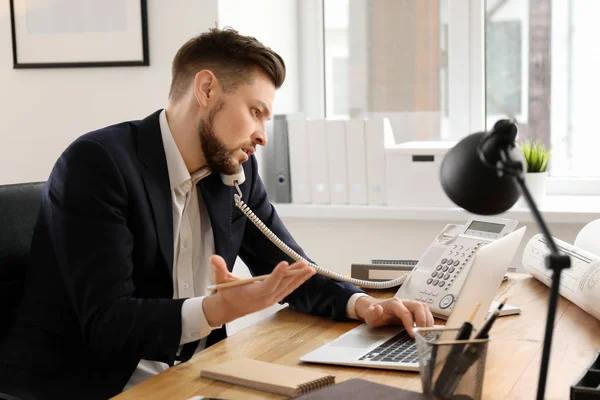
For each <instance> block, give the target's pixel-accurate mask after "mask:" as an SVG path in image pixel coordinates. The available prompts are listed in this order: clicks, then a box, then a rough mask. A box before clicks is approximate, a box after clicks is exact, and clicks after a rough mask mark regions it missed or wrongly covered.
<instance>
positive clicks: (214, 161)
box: [198, 102, 241, 175]
mask: <svg viewBox="0 0 600 400" xmlns="http://www.w3.org/2000/svg"><path fill="white" fill-rule="evenodd" d="M223 106H224V103H223V102H220V103H219V104H217V105H216V106H215V107H214V108H213V109H212V110H211V111H210V113H209V114H208V119H207V120H201V121H200V123H199V124H198V135H199V136H200V143H201V146H202V152H203V153H204V158H205V159H206V162H207V163H208V166H209V167H210V169H211V170H213V171H216V172H220V173H222V174H226V175H232V174H236V173H238V172H239V171H240V168H241V165H240V162H239V161H238V159H237V158H236V157H235V152H236V151H238V150H240V148H236V149H233V150H231V149H228V148H227V146H225V144H224V143H223V142H222V141H221V140H220V139H219V138H218V137H217V136H216V135H215V132H214V130H213V121H214V119H215V117H216V116H217V114H218V113H219V111H221V109H222V108H223Z"/></svg>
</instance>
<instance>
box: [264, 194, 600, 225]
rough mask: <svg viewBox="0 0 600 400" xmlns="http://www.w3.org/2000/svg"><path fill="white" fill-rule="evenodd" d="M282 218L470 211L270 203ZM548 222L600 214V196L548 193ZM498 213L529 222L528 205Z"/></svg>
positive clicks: (458, 217) (446, 215)
mask: <svg viewBox="0 0 600 400" xmlns="http://www.w3.org/2000/svg"><path fill="white" fill-rule="evenodd" d="M274 206H275V209H276V210H277V213H278V214H279V216H280V217H282V218H319V219H320V218H326V219H357V220H418V221H464V220H465V219H467V218H468V217H469V216H470V214H469V213H468V212H466V211H465V210H463V209H460V208H457V207H454V208H451V207H448V208H409V207H391V206H390V207H388V206H369V205H365V206H358V205H333V204H274ZM541 212H542V215H543V217H544V219H545V220H546V222H548V223H563V224H587V223H588V222H591V221H593V220H595V219H598V218H600V196H548V197H547V198H546V200H545V202H544V206H543V207H542V208H541ZM499 216H500V217H505V218H511V219H516V220H517V221H519V222H533V217H532V215H531V213H530V212H529V210H528V209H525V208H516V207H513V208H512V209H510V210H508V211H507V212H505V213H504V214H501V215H499Z"/></svg>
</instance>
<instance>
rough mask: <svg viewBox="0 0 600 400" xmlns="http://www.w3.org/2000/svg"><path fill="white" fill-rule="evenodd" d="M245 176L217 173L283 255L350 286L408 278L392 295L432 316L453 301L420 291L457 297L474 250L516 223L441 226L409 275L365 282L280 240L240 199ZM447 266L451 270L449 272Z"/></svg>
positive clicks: (380, 285) (488, 220)
mask: <svg viewBox="0 0 600 400" xmlns="http://www.w3.org/2000/svg"><path fill="white" fill-rule="evenodd" d="M245 179H246V177H245V175H244V170H243V169H240V172H239V173H238V174H234V175H224V174H221V180H222V181H223V183H224V184H225V185H227V186H234V187H235V188H236V190H237V194H235V195H234V203H235V205H236V207H237V208H239V209H240V210H241V211H242V212H243V213H244V214H245V215H246V216H247V217H248V219H249V220H250V221H252V223H253V224H254V225H256V227H257V228H258V229H259V230H260V231H261V232H262V233H263V234H264V235H265V236H266V237H267V238H268V239H269V240H270V241H271V242H273V244H275V245H276V246H277V247H278V248H279V249H280V250H281V251H283V252H284V253H285V254H287V255H288V256H290V257H291V258H292V259H294V260H296V261H300V260H304V261H307V262H308V264H309V265H310V266H311V267H313V268H314V269H315V270H316V271H317V273H319V274H321V275H324V276H327V277H329V278H332V279H335V280H337V281H342V282H349V283H352V284H353V285H356V286H360V287H362V288H366V289H387V288H391V287H395V286H398V285H402V284H403V283H404V282H405V281H406V280H407V278H408V281H409V282H412V283H411V284H410V285H407V283H408V282H407V283H405V284H404V285H403V286H402V287H401V288H400V290H399V291H398V293H396V297H401V296H399V294H400V293H403V295H404V296H405V297H402V298H407V299H408V298H416V296H417V295H419V296H420V299H421V300H425V302H428V303H429V306H430V308H431V309H432V312H434V315H435V314H439V315H441V316H447V315H449V314H450V310H451V308H452V304H453V302H452V303H451V304H450V305H449V306H448V307H447V309H444V308H443V307H442V308H440V307H437V308H436V307H435V305H434V304H433V300H432V301H428V299H423V298H422V294H423V293H422V290H425V289H431V288H433V289H432V290H434V289H436V288H437V289H442V290H439V292H442V291H444V292H448V290H450V288H452V293H455V292H456V293H455V297H458V292H460V288H461V287H462V283H463V282H464V279H465V277H466V275H467V274H468V271H469V268H470V266H471V263H472V260H473V255H474V253H475V252H476V251H477V249H478V248H479V247H481V246H482V245H484V244H485V243H489V242H491V241H493V240H495V239H498V238H500V237H502V236H504V235H506V234H508V233H510V232H512V231H513V230H514V229H515V228H516V226H517V223H518V222H517V221H515V220H508V219H502V218H495V217H477V218H472V219H470V220H469V221H468V222H467V224H466V225H447V226H446V228H444V229H443V230H442V232H440V234H439V235H438V236H437V237H436V238H435V240H434V242H433V243H432V245H431V246H430V247H429V249H428V250H427V252H425V254H424V256H423V257H422V258H421V259H420V260H419V262H418V263H417V266H416V267H415V269H414V270H413V271H412V272H411V274H410V275H403V276H401V277H399V278H396V279H393V280H389V281H385V282H374V281H365V280H361V279H355V278H350V277H347V276H344V275H340V274H337V273H335V272H332V271H329V270H327V269H325V268H323V267H320V266H318V265H316V264H315V263H312V262H310V261H308V260H306V259H305V258H304V257H302V256H301V255H300V254H298V253H296V252H295V251H294V250H292V249H291V248H290V247H289V246H288V245H286V244H285V243H284V242H283V241H281V240H280V239H279V238H278V237H277V236H276V235H275V234H274V233H273V232H272V231H271V230H270V229H269V228H268V227H267V226H266V225H265V224H264V223H263V222H262V221H261V220H260V219H259V218H258V217H257V216H256V215H255V214H254V212H252V210H251V209H250V207H248V205H246V203H244V202H243V201H242V191H241V190H240V188H239V185H241V184H242V183H244V181H245ZM467 249H468V250H467ZM442 261H443V264H442ZM450 261H452V262H450ZM437 267H439V268H440V269H439V271H436V268H437ZM444 269H446V270H444ZM450 269H452V271H451V272H450ZM433 271H436V276H435V277H433V276H431V275H432V273H433ZM463 271H464V272H463ZM438 274H439V275H438ZM446 275H448V277H446ZM413 276H414V277H413ZM451 277H452V278H451ZM430 278H431V279H430ZM440 278H441V279H440ZM450 279H452V282H450V281H449V280H450ZM434 281H435V282H436V283H435V285H433V282H434ZM446 282H448V283H446ZM444 286H446V287H445V288H444ZM405 287H406V288H407V289H406V290H404V289H405ZM444 289H448V290H444ZM434 293H436V292H433V293H431V295H432V299H435V298H436V297H437V296H439V295H440V293H437V295H436V296H433V294H434ZM407 296H408V297H407ZM438 303H439V302H436V304H438ZM438 311H439V312H438Z"/></svg>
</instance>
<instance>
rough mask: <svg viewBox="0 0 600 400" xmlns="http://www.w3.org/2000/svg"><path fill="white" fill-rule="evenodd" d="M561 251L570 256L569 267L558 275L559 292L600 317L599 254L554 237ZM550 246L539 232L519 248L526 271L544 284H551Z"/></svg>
mask: <svg viewBox="0 0 600 400" xmlns="http://www.w3.org/2000/svg"><path fill="white" fill-rule="evenodd" d="M554 240H555V241H556V245H557V246H558V249H559V251H560V252H561V253H563V254H566V255H568V256H570V257H571V268H569V269H565V270H563V272H562V275H561V281H560V289H559V293H560V294H561V295H562V296H563V297H565V298H566V299H568V300H570V301H571V302H572V303H574V304H576V305H577V306H579V307H580V308H581V309H583V310H584V311H586V312H588V313H589V314H591V315H593V316H594V317H596V318H597V319H599V320H600V256H597V255H596V254H594V253H591V252H589V251H586V250H583V249H581V248H579V247H576V246H574V245H571V244H569V243H566V242H563V241H562V240H559V239H556V238H555V239H554ZM548 254H550V249H548V246H547V245H546V240H545V239H544V237H543V235H542V234H538V235H535V236H534V237H532V238H531V240H530V241H529V242H528V243H527V245H526V246H525V250H524V251H523V267H524V269H525V271H526V272H528V273H529V274H531V275H532V276H533V277H535V278H537V279H538V280H539V281H541V282H542V283H544V284H545V285H546V286H550V285H551V283H552V271H551V270H550V269H548V268H547V267H546V261H545V260H546V256H547V255H548Z"/></svg>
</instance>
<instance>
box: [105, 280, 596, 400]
mask: <svg viewBox="0 0 600 400" xmlns="http://www.w3.org/2000/svg"><path fill="white" fill-rule="evenodd" d="M393 293H394V292H389V291H388V292H384V293H380V294H379V295H378V297H390V296H392V295H393ZM504 296H509V303H510V304H514V305H518V306H519V307H521V309H522V311H523V313H522V314H521V315H515V316H507V317H502V318H499V319H498V321H497V322H496V324H495V325H494V328H493V330H492V340H491V341H490V346H489V349H488V356H487V357H488V358H487V363H486V375H485V381H484V394H483V398H484V399H534V398H535V395H536V389H537V383H538V375H539V362H540V359H541V354H542V341H543V337H544V329H545V321H546V312H547V302H548V288H547V287H546V286H544V285H543V284H541V283H540V282H538V281H537V280H536V279H534V278H531V277H529V276H528V275H517V274H513V275H511V277H510V279H509V281H508V282H505V283H504V284H503V285H502V287H501V288H500V291H499V294H498V297H497V298H502V297H504ZM357 325H358V323H357V322H343V323H340V322H334V321H330V320H326V319H324V318H319V317H313V316H310V315H306V314H300V313H296V312H294V311H291V310H289V309H284V310H281V311H279V312H277V313H276V314H275V315H273V316H272V317H270V318H267V319H265V320H263V321H261V322H260V323H258V324H257V325H254V326H251V327H249V328H247V329H245V330H243V331H241V332H238V333H237V334H235V335H233V336H232V337H230V338H228V339H226V340H224V341H223V342H221V343H219V344H217V345H215V346H213V347H211V348H209V349H207V350H205V351H202V352H201V353H199V354H197V355H196V356H194V358H193V359H192V360H190V361H189V362H187V363H184V364H180V365H178V366H175V367H173V368H170V369H169V370H167V371H165V372H163V373H161V374H159V375H157V376H155V377H153V378H151V379H149V380H147V381H145V382H144V383H142V384H140V385H138V386H135V387H134V388H132V389H130V390H128V391H126V392H123V393H122V394H121V395H119V396H118V397H117V399H122V400H125V399H140V398H143V399H153V398H155V399H188V398H190V397H191V396H193V395H200V394H201V395H204V396H214V397H222V398H226V399H264V398H271V399H282V398H284V397H282V396H278V395H274V394H270V393H266V392H261V391H256V390H251V389H246V388H243V387H239V386H234V385H228V384H223V383H219V382H216V381H213V380H209V379H202V378H200V377H199V375H200V371H201V370H202V369H203V368H204V367H206V366H209V365H214V364H220V363H222V362H225V361H228V360H231V359H235V358H239V357H247V358H253V359H257V360H262V361H267V362H272V363H277V364H284V365H301V366H302V367H303V368H313V369H317V370H320V371H323V372H326V373H329V374H332V375H335V376H336V382H338V383H339V382H342V381H345V380H347V379H351V378H363V379H367V380H371V381H374V382H379V383H384V384H387V385H391V386H397V387H401V388H405V389H409V390H414V391H421V381H420V378H419V374H418V373H415V372H400V371H387V370H376V369H365V368H355V367H336V366H328V365H316V364H305V363H302V362H300V361H298V358H299V357H300V356H302V355H304V354H306V353H308V352H310V351H311V350H313V349H315V348H317V347H319V346H321V345H322V344H324V343H327V342H329V341H331V340H333V339H335V338H336V337H338V336H339V335H341V334H342V333H344V332H346V331H348V330H350V329H352V328H354V327H355V326H357ZM599 333H600V321H598V320H597V319H595V318H594V317H592V316H590V315H589V314H587V313H586V312H584V311H582V310H581V309H580V308H579V307H577V306H575V305H573V304H571V303H570V302H569V301H568V300H565V299H564V298H562V297H561V298H560V300H559V303H558V311H557V315H556V325H555V329H554V338H553V343H552V344H553V346H552V357H551V362H550V370H549V376H548V380H547V388H546V398H548V399H568V397H569V386H570V385H571V384H572V383H573V382H574V380H575V379H576V378H577V377H578V375H579V374H580V373H581V372H582V371H583V369H584V368H585V366H586V365H587V364H588V363H589V362H590V361H591V359H592V357H593V355H594V354H595V352H596V350H597V349H598V348H600V334H599Z"/></svg>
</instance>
